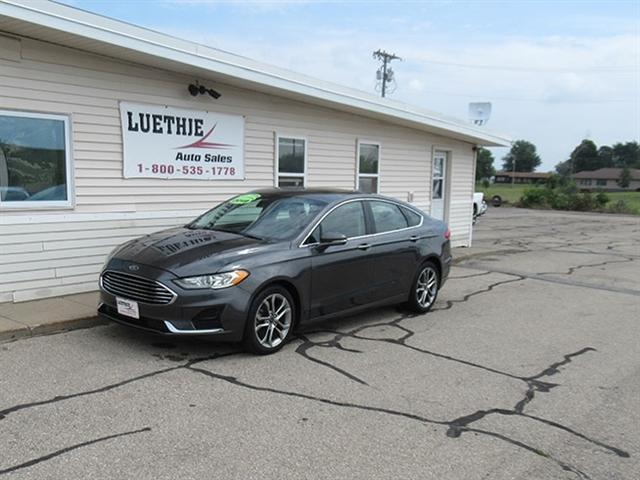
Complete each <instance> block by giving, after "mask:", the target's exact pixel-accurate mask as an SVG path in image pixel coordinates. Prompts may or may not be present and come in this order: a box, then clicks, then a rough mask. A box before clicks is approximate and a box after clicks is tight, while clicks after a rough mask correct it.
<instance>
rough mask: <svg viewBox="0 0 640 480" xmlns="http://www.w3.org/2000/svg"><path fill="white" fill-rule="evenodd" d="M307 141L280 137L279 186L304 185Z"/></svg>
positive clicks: (292, 186)
mask: <svg viewBox="0 0 640 480" xmlns="http://www.w3.org/2000/svg"><path fill="white" fill-rule="evenodd" d="M305 149H306V141H305V140H304V139H302V138H285V137H278V187H280V188H296V187H304V176H305V155H306V152H305Z"/></svg>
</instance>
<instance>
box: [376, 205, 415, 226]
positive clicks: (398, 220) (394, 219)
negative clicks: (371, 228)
mask: <svg viewBox="0 0 640 480" xmlns="http://www.w3.org/2000/svg"><path fill="white" fill-rule="evenodd" d="M370 205H371V213H373V222H374V224H375V233H384V232H391V231H393V230H400V229H402V228H407V227H408V224H407V219H406V218H405V216H404V215H403V214H402V212H401V211H400V207H398V206H397V205H394V204H393V203H388V202H371V203H370Z"/></svg>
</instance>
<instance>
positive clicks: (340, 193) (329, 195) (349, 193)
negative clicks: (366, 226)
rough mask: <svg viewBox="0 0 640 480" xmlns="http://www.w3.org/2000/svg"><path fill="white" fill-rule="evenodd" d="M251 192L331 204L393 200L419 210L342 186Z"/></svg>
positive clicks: (381, 196)
mask: <svg viewBox="0 0 640 480" xmlns="http://www.w3.org/2000/svg"><path fill="white" fill-rule="evenodd" d="M250 193H257V194H259V195H260V196H262V197H265V198H291V197H308V198H315V199H318V200H323V201H325V202H327V203H329V204H332V203H337V202H340V201H342V200H347V199H349V198H354V199H360V198H362V199H380V200H386V201H391V202H394V203H397V204H399V205H403V206H405V207H407V208H410V209H411V210H414V211H416V212H419V213H420V214H422V212H420V211H419V210H418V208H417V207H415V206H414V205H411V204H408V203H406V202H403V201H401V200H398V199H396V198H390V197H385V196H384V195H380V194H377V193H365V192H360V191H358V190H347V189H340V188H263V189H257V190H252V191H251V192H250Z"/></svg>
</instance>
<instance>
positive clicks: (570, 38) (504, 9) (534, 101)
mask: <svg viewBox="0 0 640 480" xmlns="http://www.w3.org/2000/svg"><path fill="white" fill-rule="evenodd" d="M63 3H67V4H70V5H73V6H75V7H78V8H83V9H85V10H89V11H91V12H94V13H99V14H102V15H106V16H109V17H112V18H116V19H119V20H124V21H127V22H130V23H134V24H136V25H140V26H144V27H147V28H151V29H154V30H158V31H160V32H163V33H167V34H170V35H174V36H177V37H181V38H185V39H188V40H192V41H196V42H199V43H203V44H206V45H208V46H211V47H215V48H220V49H222V50H226V51H229V52H232V53H236V54H239V55H243V56H246V57H250V58H253V59H256V60H260V61H263V62H266V63H270V64H273V65H277V66H279V67H284V68H288V69H291V70H294V71H297V72H300V73H304V74H308V75H312V76H314V77H317V78H321V79H323V80H328V81H332V82H335V83H339V84H342V85H346V86H350V87H353V88H358V89H360V90H364V91H368V92H371V93H375V91H376V90H375V89H376V79H375V73H376V70H377V68H378V66H379V65H378V62H377V61H376V60H375V59H373V58H372V52H373V51H375V50H377V49H384V50H386V51H388V52H393V53H395V54H397V55H399V56H400V57H402V61H395V62H393V64H392V67H393V70H394V73H395V77H396V85H395V90H394V91H393V93H391V94H390V95H388V97H390V98H393V99H396V100H399V101H402V102H406V103H410V104H414V105H417V106H420V107H423V108H426V109H429V110H435V111H438V112H441V113H444V114H447V115H452V116H455V117H458V118H460V119H463V120H467V119H468V104H469V102H478V101H488V102H491V103H492V114H491V118H490V119H489V122H488V124H487V125H486V127H483V128H486V129H488V130H491V131H493V132H497V133H503V134H506V135H508V136H509V137H511V138H513V139H525V140H528V141H531V142H533V143H534V144H535V145H536V146H537V148H538V153H539V154H540V156H541V158H542V165H541V166H540V167H539V168H538V170H541V171H546V170H552V169H553V167H554V166H555V165H556V164H557V163H558V162H561V161H563V160H566V159H567V158H568V157H569V154H570V153H571V151H572V150H573V148H574V147H575V146H576V145H577V144H579V143H580V141H581V140H582V139H584V138H589V139H591V140H593V141H594V142H595V143H596V144H597V145H598V146H600V145H610V144H613V143H616V142H626V141H631V140H636V141H639V140H640V0H608V1H596V0H580V1H578V0H553V1H546V0H520V1H518V0H512V1H499V0H475V1H473V0H466V1H465V0H423V1H395V2H386V1H354V0H352V1H313V0H306V1H305V0H300V1H292V0H289V1H286V0H281V1H277V0H269V1H267V0H265V1H257V0H254V1H241V0H226V1H217V0H65V1H64V2H63ZM492 151H493V152H494V155H495V156H496V162H495V163H494V166H495V167H496V168H498V169H500V167H501V165H502V162H501V159H502V157H503V156H504V155H505V154H506V153H507V151H508V149H506V148H496V149H492Z"/></svg>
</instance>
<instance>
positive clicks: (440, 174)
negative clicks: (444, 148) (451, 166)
mask: <svg viewBox="0 0 640 480" xmlns="http://www.w3.org/2000/svg"><path fill="white" fill-rule="evenodd" d="M446 176H447V152H439V151H436V152H435V153H434V155H433V189H432V190H431V216H432V217H433V218H437V219H438V220H444V219H445V218H444V215H445V206H446V204H447V196H448V195H449V192H447V178H446Z"/></svg>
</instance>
